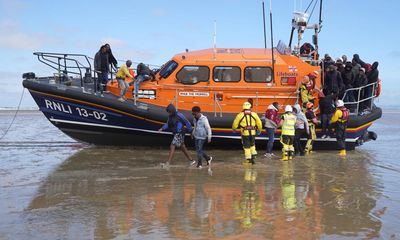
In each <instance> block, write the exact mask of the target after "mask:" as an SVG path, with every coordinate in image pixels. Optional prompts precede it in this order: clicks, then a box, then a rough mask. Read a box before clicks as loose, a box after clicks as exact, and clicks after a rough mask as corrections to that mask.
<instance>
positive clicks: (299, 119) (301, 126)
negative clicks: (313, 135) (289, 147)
mask: <svg viewBox="0 0 400 240" xmlns="http://www.w3.org/2000/svg"><path fill="white" fill-rule="evenodd" d="M293 112H294V114H295V115H296V124H295V125H294V128H295V134H294V152H295V155H297V154H299V155H300V156H304V147H303V145H302V144H301V142H300V139H301V138H302V137H303V136H306V134H307V136H308V135H309V133H310V130H309V126H308V121H307V118H306V115H304V113H303V112H302V111H301V107H300V105H299V104H295V105H294V106H293Z"/></svg>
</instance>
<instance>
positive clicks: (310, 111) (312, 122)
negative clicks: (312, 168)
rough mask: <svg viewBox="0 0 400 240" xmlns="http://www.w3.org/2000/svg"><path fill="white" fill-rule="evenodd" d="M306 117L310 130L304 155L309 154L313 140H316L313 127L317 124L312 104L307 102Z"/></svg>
mask: <svg viewBox="0 0 400 240" xmlns="http://www.w3.org/2000/svg"><path fill="white" fill-rule="evenodd" d="M306 108H307V110H306V117H307V121H308V126H309V128H310V134H308V139H307V143H306V147H305V153H306V154H310V153H311V152H312V149H313V144H314V140H315V139H316V138H317V136H316V134H315V126H316V125H317V124H318V123H319V121H318V119H317V116H316V115H315V112H314V104H312V103H311V102H308V103H307V105H306Z"/></svg>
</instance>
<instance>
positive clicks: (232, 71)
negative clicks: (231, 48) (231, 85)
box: [213, 66, 240, 82]
mask: <svg viewBox="0 0 400 240" xmlns="http://www.w3.org/2000/svg"><path fill="white" fill-rule="evenodd" d="M213 79H214V81H215V82H239V81H240V68H239V67H225V66H221V67H215V68H214V71H213Z"/></svg>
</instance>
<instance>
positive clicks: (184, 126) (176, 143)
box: [158, 104, 196, 166]
mask: <svg viewBox="0 0 400 240" xmlns="http://www.w3.org/2000/svg"><path fill="white" fill-rule="evenodd" d="M166 111H167V112H168V114H169V116H168V120H167V122H166V123H165V124H164V125H163V126H162V127H161V128H160V129H159V130H158V131H159V132H161V131H165V130H169V131H171V132H172V133H173V138H172V142H171V145H170V151H169V156H168V161H167V162H166V163H165V164H164V165H165V166H168V165H169V164H171V161H172V157H173V156H174V153H175V148H176V147H178V148H181V149H182V151H183V153H184V154H185V156H186V158H187V159H188V160H189V161H190V165H194V164H195V163H196V161H194V160H193V158H192V157H191V156H190V155H189V152H188V150H187V148H186V146H185V132H188V133H191V132H192V129H193V128H192V125H191V124H190V122H189V120H187V118H186V117H185V115H183V114H182V113H180V112H178V111H177V110H176V108H175V106H174V105H173V104H169V105H168V106H167V108H166Z"/></svg>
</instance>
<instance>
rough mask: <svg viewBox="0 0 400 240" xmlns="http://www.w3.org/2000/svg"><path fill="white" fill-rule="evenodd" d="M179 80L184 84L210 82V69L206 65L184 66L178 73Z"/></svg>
mask: <svg viewBox="0 0 400 240" xmlns="http://www.w3.org/2000/svg"><path fill="white" fill-rule="evenodd" d="M176 78H177V79H178V82H180V83H183V84H196V83H198V82H208V80H209V79H210V69H209V68H208V67H205V66H184V67H183V68H182V69H181V70H180V71H179V72H178V73H177V74H176Z"/></svg>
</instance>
